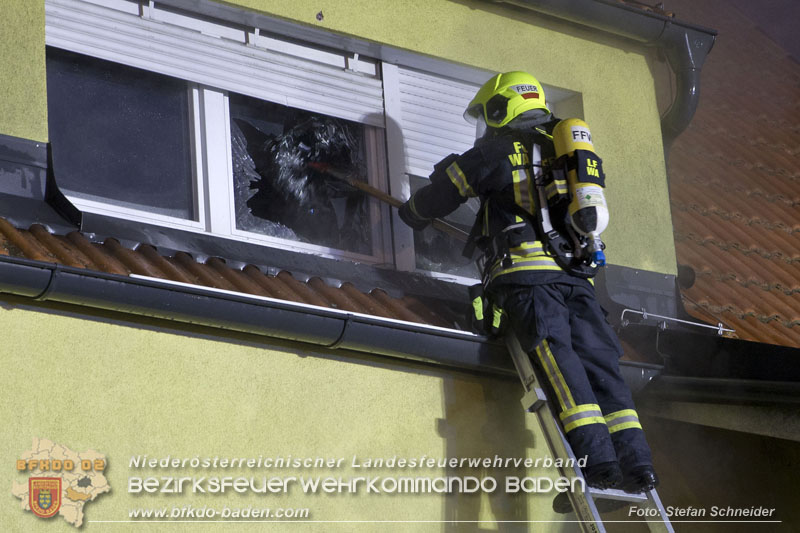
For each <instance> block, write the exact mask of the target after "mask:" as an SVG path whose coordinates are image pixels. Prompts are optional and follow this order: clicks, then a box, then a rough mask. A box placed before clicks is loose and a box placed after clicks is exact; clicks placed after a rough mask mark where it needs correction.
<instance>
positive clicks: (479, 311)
mask: <svg viewBox="0 0 800 533" xmlns="http://www.w3.org/2000/svg"><path fill="white" fill-rule="evenodd" d="M472 309H473V311H474V313H475V318H477V319H478V320H483V299H482V298H481V297H480V296H478V297H477V298H475V299H474V300H472Z"/></svg>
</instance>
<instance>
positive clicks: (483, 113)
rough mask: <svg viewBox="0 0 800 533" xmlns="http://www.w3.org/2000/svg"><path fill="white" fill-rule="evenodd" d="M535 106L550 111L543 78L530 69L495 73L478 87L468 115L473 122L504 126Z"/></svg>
mask: <svg viewBox="0 0 800 533" xmlns="http://www.w3.org/2000/svg"><path fill="white" fill-rule="evenodd" d="M532 109H542V110H543V111H545V112H546V113H549V112H550V110H549V109H547V102H546V100H545V97H544V89H542V85H541V84H540V83H539V80H537V79H536V78H534V77H533V76H531V75H530V74H528V73H527V72H522V71H514V72H506V73H505V74H497V75H496V76H494V77H492V79H490V80H489V81H487V82H486V83H484V84H483V86H482V87H481V88H480V89H478V92H477V94H476V95H475V97H474V98H473V99H472V101H471V102H470V103H469V105H468V106H467V110H466V111H465V112H464V118H465V119H466V120H467V121H468V122H471V123H473V124H475V123H479V122H482V121H483V122H485V123H486V125H487V126H489V127H491V128H500V127H503V126H505V125H506V124H508V123H509V122H511V121H512V120H513V119H514V118H516V117H517V116H519V115H520V114H522V113H524V112H525V111H530V110H532Z"/></svg>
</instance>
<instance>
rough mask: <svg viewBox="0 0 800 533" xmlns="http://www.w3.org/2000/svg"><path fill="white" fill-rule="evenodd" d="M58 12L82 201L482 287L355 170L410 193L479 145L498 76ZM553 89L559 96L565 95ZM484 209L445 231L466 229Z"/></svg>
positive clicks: (250, 34)
mask: <svg viewBox="0 0 800 533" xmlns="http://www.w3.org/2000/svg"><path fill="white" fill-rule="evenodd" d="M204 2H205V0H198V6H202V5H204ZM198 9H201V7H198ZM45 12H46V42H47V45H48V55H47V62H48V99H49V101H48V106H49V113H50V130H51V140H52V146H53V153H54V165H55V171H56V178H57V180H58V182H59V184H60V186H61V187H62V189H63V190H64V192H65V193H66V194H67V195H68V197H69V198H70V199H71V200H72V201H73V202H74V203H75V204H76V205H77V207H78V208H79V209H81V210H84V211H91V212H94V213H99V214H101V215H105V216H110V217H117V218H120V217H121V218H125V219H128V220H132V221H135V222H136V221H141V222H146V223H149V224H155V225H158V226H163V227H170V228H175V229H178V230H181V231H189V232H202V233H206V234H211V235H214V236H216V237H219V238H222V239H235V240H240V241H246V242H251V243H257V244H264V245H268V246H277V247H281V248H285V249H289V250H292V251H297V252H300V253H312V254H315V255H323V256H326V257H334V258H344V259H349V260H353V261H359V262H364V263H370V264H375V265H391V266H395V267H396V268H398V269H401V270H412V271H413V270H417V271H424V272H428V273H429V274H430V275H433V276H446V277H448V278H449V279H454V280H456V281H462V282H469V281H471V280H473V279H474V278H475V277H477V271H476V269H475V267H474V265H473V264H472V263H471V261H469V260H467V259H465V258H463V257H462V256H461V250H462V247H463V245H462V243H459V242H456V241H454V240H453V239H451V238H449V237H445V236H443V235H440V234H438V233H437V232H436V231H435V230H432V229H428V230H426V231H424V232H418V233H417V234H414V232H412V231H411V230H410V229H409V228H408V227H406V226H405V225H404V224H402V223H401V222H400V221H399V219H398V218H397V215H396V210H393V209H390V208H389V207H388V206H387V205H385V204H383V203H381V202H379V201H378V200H376V199H374V198H370V197H368V196H367V195H365V194H364V193H362V192H359V191H357V190H356V189H355V188H354V187H352V186H351V185H348V184H347V183H345V181H344V180H342V179H341V176H342V175H344V176H346V177H347V178H348V179H356V180H360V181H363V182H366V183H367V184H368V185H370V186H372V187H375V188H377V189H380V190H382V191H386V192H390V193H391V194H392V195H393V196H395V197H396V198H405V197H407V196H408V195H409V193H410V192H412V191H413V190H416V189H417V188H418V187H421V186H423V185H424V184H425V183H426V181H427V176H428V175H429V174H430V172H431V170H432V168H433V165H434V163H436V162H438V161H439V160H441V159H442V158H443V157H445V156H446V155H448V154H450V153H453V152H463V151H465V150H467V149H468V148H470V147H471V146H472V142H473V136H474V132H473V131H472V127H471V126H469V125H468V124H467V123H466V122H465V121H463V119H462V117H461V113H462V111H463V109H464V107H465V106H466V104H467V102H469V100H470V99H471V97H472V95H473V94H474V92H475V90H476V88H477V87H478V85H479V83H478V82H477V79H485V75H484V74H480V75H477V74H474V73H473V74H474V75H472V74H471V75H470V76H467V77H471V78H472V80H471V81H470V82H467V81H459V80H457V79H455V78H458V77H459V76H458V73H464V67H458V68H456V67H453V68H454V69H456V71H457V74H456V75H455V77H446V76H443V75H441V74H439V73H437V74H434V73H432V72H433V71H438V70H440V69H439V67H440V66H441V65H439V64H438V63H437V64H436V65H429V63H430V61H431V60H430V59H428V60H425V61H427V62H428V63H425V61H421V62H422V63H424V65H427V66H426V67H425V68H423V69H415V68H411V67H410V66H405V65H403V64H398V62H397V61H396V58H392V60H391V61H388V62H382V61H380V60H378V59H374V58H368V57H364V56H363V55H361V56H360V55H359V54H357V53H353V52H346V51H343V50H340V49H338V48H337V47H338V46H348V47H349V46H350V45H349V44H348V43H349V41H348V40H345V39H337V38H334V37H333V36H328V34H325V36H323V38H319V37H320V36H319V35H316V37H314V38H315V39H316V40H317V41H318V42H319V43H320V44H310V43H308V42H303V41H301V40H299V39H297V38H295V37H296V36H289V37H285V36H281V35H277V34H276V33H273V31H272V29H274V28H275V27H276V24H277V23H276V22H275V21H272V20H271V19H266V18H265V17H261V18H259V17H260V16H256V17H253V16H248V17H246V20H247V24H250V23H251V21H254V20H255V21H256V23H257V24H260V23H262V22H263V25H262V27H257V26H256V27H254V26H249V25H244V23H241V24H240V23H234V22H227V21H220V20H216V19H213V18H210V17H208V16H197V15H195V14H193V13H191V12H188V11H183V10H180V9H177V8H173V7H169V6H167V5H165V4H163V3H161V2H152V1H149V0H141V1H139V0H45ZM242 20H245V18H243V19H242ZM258 21H260V22H258ZM265 28H269V30H267V29H265ZM303 32H305V30H303ZM328 37H330V38H328ZM142 43H146V46H143V45H142ZM323 43H324V44H323ZM364 48H365V49H368V50H372V51H374V52H375V53H378V54H380V53H383V52H382V47H375V46H365V47H364ZM409 57H412V56H410V55H409ZM412 59H413V57H412ZM459 69H460V70H459ZM443 70H445V71H447V70H448V69H447V68H445V69H443ZM548 91H549V92H548V97H549V101H550V102H551V103H552V102H554V101H555V100H558V99H562V100H563V99H564V98H565V97H566V96H565V95H567V96H569V94H568V93H567V92H566V91H561V94H560V95H559V94H558V91H556V93H554V92H553V91H552V90H550V89H548ZM554 96H555V98H554ZM576 116H579V115H576ZM309 162H324V163H329V164H331V165H332V167H333V168H334V170H335V171H336V172H334V173H331V172H321V171H319V170H317V169H314V168H312V167H309V165H308V163H309ZM477 208H478V205H477V202H476V201H471V202H468V203H467V204H465V205H464V206H462V208H461V209H460V210H459V211H457V212H456V213H454V214H453V215H452V216H450V217H449V218H448V221H449V222H451V223H453V224H454V225H456V226H460V227H461V228H462V229H464V230H465V231H466V230H469V227H470V225H471V221H472V219H473V217H474V213H475V212H476V210H477Z"/></svg>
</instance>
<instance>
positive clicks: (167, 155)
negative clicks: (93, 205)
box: [47, 48, 197, 220]
mask: <svg viewBox="0 0 800 533" xmlns="http://www.w3.org/2000/svg"><path fill="white" fill-rule="evenodd" d="M47 93H48V98H49V101H48V129H49V134H50V140H51V143H52V146H53V158H54V160H55V161H56V162H57V166H58V180H59V185H60V187H61V188H62V189H63V191H64V192H65V193H67V194H71V195H73V196H75V197H77V198H81V199H83V200H90V201H93V202H104V203H108V204H112V205H114V206H121V207H127V208H132V209H137V210H141V211H149V212H153V213H157V214H161V215H165V216H169V217H176V218H180V219H188V220H197V210H196V202H195V198H194V186H193V170H192V158H191V154H192V147H191V141H190V135H189V132H190V123H191V117H190V116H189V111H190V109H189V91H188V89H187V84H186V82H184V81H181V80H178V79H175V78H169V77H167V76H162V75H159V74H154V73H151V72H147V71H145V70H141V69H136V68H132V67H126V66H123V65H119V64H116V63H112V62H110V61H104V60H102V59H95V58H91V57H87V56H84V55H80V54H75V53H72V52H67V51H64V50H59V49H56V48H48V50H47ZM77 117H80V119H79V120H77Z"/></svg>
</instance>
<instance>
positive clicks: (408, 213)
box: [398, 201, 431, 231]
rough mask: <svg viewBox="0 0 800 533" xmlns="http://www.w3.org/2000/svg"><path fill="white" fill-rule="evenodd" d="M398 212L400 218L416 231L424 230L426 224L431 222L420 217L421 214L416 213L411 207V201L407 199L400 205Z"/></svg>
mask: <svg viewBox="0 0 800 533" xmlns="http://www.w3.org/2000/svg"><path fill="white" fill-rule="evenodd" d="M398 213H399V215H400V219H401V220H402V221H403V222H405V223H406V224H408V225H409V226H411V227H412V228H413V229H415V230H417V231H422V230H424V229H425V228H426V227H427V226H428V224H430V223H431V221H430V220H428V219H427V218H422V217H421V216H419V215H417V214H416V213H415V212H414V210H413V209H411V202H410V201H408V202H406V203H404V204H403V205H401V206H400V208H399V209H398Z"/></svg>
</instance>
